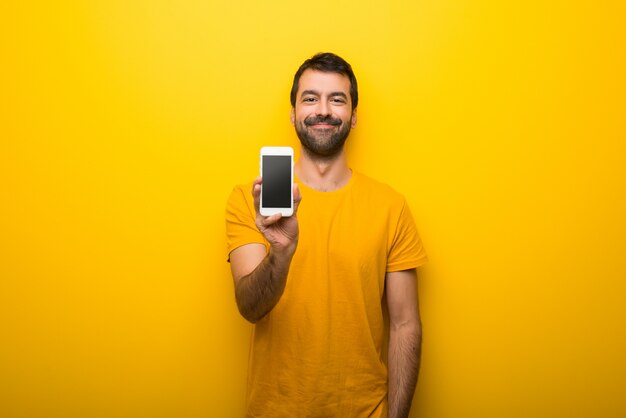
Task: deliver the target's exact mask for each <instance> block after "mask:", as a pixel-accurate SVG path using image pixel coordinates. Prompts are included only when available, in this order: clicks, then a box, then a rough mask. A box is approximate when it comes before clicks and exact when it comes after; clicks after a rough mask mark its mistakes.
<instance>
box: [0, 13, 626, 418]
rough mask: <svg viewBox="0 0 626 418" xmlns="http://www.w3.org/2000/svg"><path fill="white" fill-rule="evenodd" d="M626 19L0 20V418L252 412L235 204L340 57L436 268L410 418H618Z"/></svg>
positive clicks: (386, 176)
mask: <svg viewBox="0 0 626 418" xmlns="http://www.w3.org/2000/svg"><path fill="white" fill-rule="evenodd" d="M624 4H625V3H624V2H621V1H580V2H571V1H567V2H566V1H554V2H545V1H537V0H531V1H524V2H499V1H486V0H476V1H446V0H444V1H420V2H413V1H404V2H400V1H397V2H369V1H347V0H346V1H342V0H335V1H320V2H293V1H275V2H271V3H265V2H254V1H186V2H185V1H143V2H139V1H85V2H80V1H66V2H52V1H51V2H47V3H46V2H42V3H31V2H21V1H9V2H3V3H2V5H0V35H1V39H2V41H1V42H2V44H1V48H2V50H1V57H2V58H1V59H2V65H1V67H0V82H1V84H0V94H1V98H2V101H1V108H0V122H1V123H0V147H1V148H0V176H1V178H0V199H1V200H0V215H1V217H0V228H1V229H0V234H1V235H0V237H1V238H0V239H1V241H0V243H1V246H0V338H1V341H0V416H2V417H3V418H18V417H19V418H22V417H28V418H39V417H106V418H111V417H120V418H121V417H128V418H134V417H190V418H191V417H194V418H195V417H238V416H241V415H242V413H243V400H244V393H245V379H246V376H245V375H246V363H247V349H248V341H249V333H250V326H249V325H248V324H247V323H246V322H245V321H244V320H243V319H241V318H240V317H239V316H238V313H237V310H236V307H235V304H234V299H233V290H232V282H231V278H230V272H229V268H228V265H227V264H226V262H225V258H226V255H225V253H224V241H225V238H224V226H223V214H224V206H225V200H226V198H227V196H228V194H229V192H230V190H231V189H232V186H233V185H234V184H236V183H242V182H246V181H249V180H251V179H252V178H253V177H254V176H255V175H256V173H257V171H258V151H259V148H260V147H261V146H262V145H292V146H297V140H296V139H295V136H294V134H293V132H292V127H291V125H290V124H289V115H288V114H289V101H288V94H289V89H290V83H291V79H292V76H293V73H294V72H295V70H296V68H297V66H298V65H299V64H300V63H301V62H302V61H303V60H304V59H306V58H308V57H309V56H311V55H312V54H314V53H315V52H319V51H327V50H330V51H334V52H336V53H338V54H340V55H342V56H344V57H345V58H346V59H348V61H350V62H351V63H352V65H353V67H354V69H355V71H356V73H357V77H358V79H359V83H360V93H361V102H360V105H359V111H358V113H359V123H358V125H357V128H356V130H355V131H354V132H353V134H352V135H351V137H350V139H349V147H348V149H349V153H350V161H351V164H352V166H353V167H354V168H356V169H358V170H360V171H362V172H365V173H368V174H369V175H371V176H373V177H375V178H378V179H380V180H382V181H385V182H387V183H390V184H392V185H393V186H394V187H395V188H396V189H398V190H399V191H401V192H402V193H404V194H405V195H406V196H407V198H408V200H409V202H410V204H411V207H412V210H413V213H414V216H415V218H416V220H417V223H418V225H419V227H420V231H421V233H422V237H423V240H424V242H425V245H426V246H427V249H428V252H429V255H430V259H431V262H430V264H429V265H428V266H427V267H426V268H425V269H424V270H423V271H422V274H421V282H420V292H421V293H420V296H421V300H422V314H423V321H424V327H425V340H424V353H423V367H422V373H421V376H420V384H419V388H418V391H417V395H416V399H415V403H414V408H413V411H412V416H413V417H430V418H459V417H463V418H468V417H469V418H473V417H476V418H488V417H489V418H490V417H493V418H496V417H497V418H501V417H507V418H515V417H520V418H526V417H545V418H548V417H550V418H553V417H603V418H608V417H623V416H625V415H626V398H625V397H624V396H623V395H624V388H625V387H626V360H625V353H626V326H625V321H626V297H625V296H626V280H625V279H626V261H625V257H624V255H625V254H626V239H625V238H624V237H625V235H626V221H625V219H624V218H625V217H624V214H625V213H626V198H625V195H626V192H625V189H626V186H625V180H626V122H625V121H626V117H625V115H626V82H625V74H626V46H625V45H626V42H625V41H626V36H625V30H624V28H623V27H624V22H626V7H625V6H624Z"/></svg>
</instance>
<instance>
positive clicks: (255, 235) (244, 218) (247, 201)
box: [226, 184, 269, 261]
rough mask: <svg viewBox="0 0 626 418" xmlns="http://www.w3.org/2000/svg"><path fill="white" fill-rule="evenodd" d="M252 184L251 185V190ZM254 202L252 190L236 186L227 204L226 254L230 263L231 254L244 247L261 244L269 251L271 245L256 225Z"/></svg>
mask: <svg viewBox="0 0 626 418" xmlns="http://www.w3.org/2000/svg"><path fill="white" fill-rule="evenodd" d="M251 187H252V184H250V188H251ZM255 217H256V215H255V211H254V201H253V199H252V194H251V193H250V190H248V191H247V192H246V191H245V190H244V186H236V187H235V188H234V189H233V191H232V192H231V194H230V196H229V198H228V202H227V203H226V247H227V248H226V254H227V260H228V261H230V253H231V252H232V251H233V250H234V249H236V248H238V247H241V246H242V245H246V244H252V243H259V244H263V245H265V247H266V248H268V249H269V243H268V242H267V241H266V240H265V237H263V234H261V232H260V231H259V230H258V228H257V227H256V224H255Z"/></svg>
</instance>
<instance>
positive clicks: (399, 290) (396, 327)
mask: <svg viewBox="0 0 626 418" xmlns="http://www.w3.org/2000/svg"><path fill="white" fill-rule="evenodd" d="M385 282H386V285H385V286H386V292H387V305H388V307H389V324H390V327H389V397H388V400H389V418H406V417H408V416H409V411H410V410H411V402H412V400H413V393H414V392H415V386H416V384H417V375H418V373H419V365H420V354H421V342H422V325H421V321H420V315H419V306H418V298H417V272H416V270H415V269H411V270H403V271H398V272H392V273H387V278H386V280H385Z"/></svg>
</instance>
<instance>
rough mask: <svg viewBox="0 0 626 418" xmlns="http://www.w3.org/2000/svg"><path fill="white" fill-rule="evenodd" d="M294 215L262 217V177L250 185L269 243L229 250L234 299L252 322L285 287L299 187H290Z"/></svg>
mask: <svg viewBox="0 0 626 418" xmlns="http://www.w3.org/2000/svg"><path fill="white" fill-rule="evenodd" d="M293 187H294V188H293V197H294V203H293V215H292V216H290V217H284V218H283V217H282V216H281V215H280V214H277V215H272V216H267V217H265V216H261V214H260V213H259V200H260V194H261V177H258V178H257V179H256V180H255V181H254V184H253V186H252V196H253V197H254V208H255V210H256V221H255V223H256V226H257V228H258V229H259V231H261V233H262V234H263V236H265V239H267V240H268V241H269V243H270V250H269V252H267V253H266V251H265V246H263V245H262V244H257V243H253V244H247V245H243V246H241V247H239V248H236V249H234V250H233V251H232V252H231V253H230V267H231V270H232V273H233V279H234V281H235V299H236V300H237V307H238V308H239V312H241V315H242V316H243V317H244V318H246V319H247V320H248V321H250V322H252V323H255V322H257V321H259V320H260V319H262V318H263V317H264V316H265V315H267V314H268V313H269V312H270V311H271V310H272V309H273V308H274V306H276V304H277V303H278V301H279V300H280V297H281V296H282V294H283V291H284V290H285V284H286V283H287V274H288V273H289V266H290V265H291V259H292V257H293V255H294V253H295V252H296V247H297V245H298V220H297V218H296V213H297V211H298V205H299V204H300V200H301V199H302V198H301V196H300V191H299V190H298V186H297V185H295V184H294V186H293Z"/></svg>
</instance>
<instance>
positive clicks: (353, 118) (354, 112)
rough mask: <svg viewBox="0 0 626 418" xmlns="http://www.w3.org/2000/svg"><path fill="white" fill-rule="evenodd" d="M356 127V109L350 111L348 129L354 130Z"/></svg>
mask: <svg viewBox="0 0 626 418" xmlns="http://www.w3.org/2000/svg"><path fill="white" fill-rule="evenodd" d="M355 125H356V109H354V110H353V111H352V123H350V128H354V126H355Z"/></svg>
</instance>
